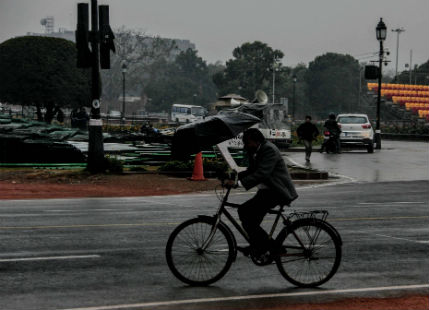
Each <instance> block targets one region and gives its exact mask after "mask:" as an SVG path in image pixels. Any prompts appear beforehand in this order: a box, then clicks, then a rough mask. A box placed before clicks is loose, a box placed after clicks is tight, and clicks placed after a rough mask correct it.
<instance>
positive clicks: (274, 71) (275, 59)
mask: <svg viewBox="0 0 429 310" xmlns="http://www.w3.org/2000/svg"><path fill="white" fill-rule="evenodd" d="M277 61H278V60H277V58H276V57H274V58H273V104H274V100H275V88H276V71H277V70H278V66H279V63H278V62H277Z"/></svg>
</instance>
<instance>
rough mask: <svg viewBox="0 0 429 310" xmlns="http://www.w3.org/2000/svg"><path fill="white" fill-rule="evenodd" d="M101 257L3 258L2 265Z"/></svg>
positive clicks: (97, 256)
mask: <svg viewBox="0 0 429 310" xmlns="http://www.w3.org/2000/svg"><path fill="white" fill-rule="evenodd" d="M100 257H101V256H100V255H69V256H44V257H17V258H2V259H0V263H6V262H28V261H43V260H66V259H88V258H100Z"/></svg>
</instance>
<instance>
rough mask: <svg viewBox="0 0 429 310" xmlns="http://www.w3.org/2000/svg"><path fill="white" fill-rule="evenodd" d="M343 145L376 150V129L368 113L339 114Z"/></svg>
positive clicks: (371, 150)
mask: <svg viewBox="0 0 429 310" xmlns="http://www.w3.org/2000/svg"><path fill="white" fill-rule="evenodd" d="M337 123H338V125H339V126H340V128H341V135H340V142H341V146H345V147H348V146H352V147H365V148H366V149H367V150H368V153H373V152H374V130H373V128H372V126H371V123H370V121H369V119H368V116H367V115H366V114H338V116H337Z"/></svg>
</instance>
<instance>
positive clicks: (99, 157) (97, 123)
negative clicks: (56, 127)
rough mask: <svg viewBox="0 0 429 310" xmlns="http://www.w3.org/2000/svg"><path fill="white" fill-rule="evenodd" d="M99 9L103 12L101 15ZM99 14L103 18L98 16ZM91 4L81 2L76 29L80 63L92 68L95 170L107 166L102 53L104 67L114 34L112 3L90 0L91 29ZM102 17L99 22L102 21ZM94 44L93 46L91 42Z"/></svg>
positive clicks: (90, 145) (91, 162)
mask: <svg viewBox="0 0 429 310" xmlns="http://www.w3.org/2000/svg"><path fill="white" fill-rule="evenodd" d="M99 13H100V15H99ZM99 17H100V18H99ZM88 19H89V14H88V4H86V3H78V24H77V29H76V48H77V67H78V68H91V77H92V83H91V114H90V119H89V126H88V163H87V169H88V170H89V171H90V172H92V173H97V172H103V171H104V170H105V168H106V165H105V159H104V146H103V132H102V125H103V122H102V120H101V117H100V95H101V89H100V55H101V68H102V69H110V51H113V52H114V51H115V46H114V44H113V39H114V35H113V32H112V30H111V29H110V26H109V7H108V6H107V5H101V6H100V7H98V4H97V0H91V31H89V21H88ZM99 21H100V23H99ZM89 44H90V45H91V50H89V46H88V45H89Z"/></svg>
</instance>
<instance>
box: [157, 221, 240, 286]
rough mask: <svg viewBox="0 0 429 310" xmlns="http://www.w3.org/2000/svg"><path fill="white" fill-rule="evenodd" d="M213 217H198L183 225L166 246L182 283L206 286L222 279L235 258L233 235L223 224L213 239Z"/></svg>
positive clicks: (172, 268)
mask: <svg viewBox="0 0 429 310" xmlns="http://www.w3.org/2000/svg"><path fill="white" fill-rule="evenodd" d="M213 225H214V220H211V219H210V218H195V219H191V220H188V221H186V222H184V223H182V224H180V225H179V226H178V227H177V228H176V229H175V230H174V231H173V232H172V233H171V235H170V238H169V239H168V242H167V247H166V258H167V264H168V267H169V268H170V270H171V271H172V273H173V274H174V275H175V276H176V277H177V278H178V279H179V280H181V281H182V282H184V283H187V284H190V285H199V286H205V285H209V284H211V283H214V282H216V281H218V280H219V279H221V278H222V277H223V276H224V275H225V274H226V272H227V271H228V270H229V268H230V267H231V264H232V262H233V260H234V254H233V253H234V242H233V237H232V236H231V235H230V233H229V232H228V230H227V229H225V228H224V227H223V225H222V224H219V225H218V226H217V229H216V232H215V234H214V235H213V237H212V238H211V240H208V239H209V238H210V235H211V234H210V233H211V231H212V229H213Z"/></svg>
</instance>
